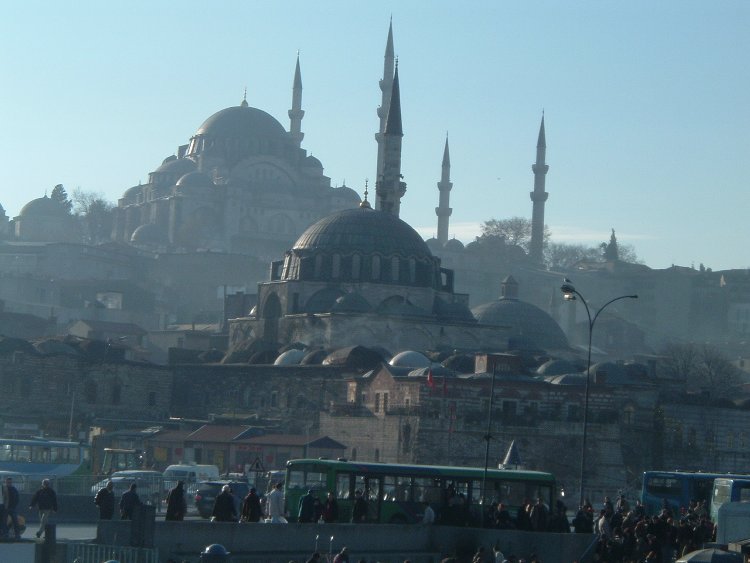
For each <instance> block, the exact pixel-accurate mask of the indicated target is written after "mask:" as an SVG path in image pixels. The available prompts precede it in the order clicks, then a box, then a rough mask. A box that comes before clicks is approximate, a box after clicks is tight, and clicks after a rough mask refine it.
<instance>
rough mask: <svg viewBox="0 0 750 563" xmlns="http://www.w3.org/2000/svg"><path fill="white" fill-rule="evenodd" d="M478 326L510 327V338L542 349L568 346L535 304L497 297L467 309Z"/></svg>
mask: <svg viewBox="0 0 750 563" xmlns="http://www.w3.org/2000/svg"><path fill="white" fill-rule="evenodd" d="M471 312H472V313H473V314H474V317H475V318H476V319H477V321H479V323H481V324H485V325H493V326H507V327H510V329H511V333H510V335H509V336H510V337H511V338H514V337H515V338H516V340H517V341H519V342H520V341H521V340H523V341H524V342H525V343H527V344H533V345H535V346H538V347H540V348H542V349H562V348H567V347H568V340H567V338H565V334H564V333H563V331H562V329H561V328H560V326H559V325H558V324H557V323H556V322H555V320H554V319H553V318H552V317H550V316H549V315H548V314H547V313H545V312H544V311H542V310H541V309H540V308H539V307H537V306H536V305H532V304H531V303H526V302H524V301H520V300H518V299H512V298H501V299H497V300H495V301H492V302H490V303H485V304H484V305H480V306H479V307H475V308H474V309H472V310H471Z"/></svg>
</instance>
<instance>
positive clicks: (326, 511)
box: [323, 491, 339, 524]
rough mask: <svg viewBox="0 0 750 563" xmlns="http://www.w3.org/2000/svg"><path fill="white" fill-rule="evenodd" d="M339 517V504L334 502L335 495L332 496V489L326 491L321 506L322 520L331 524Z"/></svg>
mask: <svg viewBox="0 0 750 563" xmlns="http://www.w3.org/2000/svg"><path fill="white" fill-rule="evenodd" d="M338 519H339V504H338V503H337V502H336V497H335V496H333V491H328V498H327V499H326V503H325V505H324V506H323V521H324V522H325V523H326V524H331V523H333V522H336V521H337V520H338Z"/></svg>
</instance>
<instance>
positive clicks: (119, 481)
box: [91, 469, 162, 508]
mask: <svg viewBox="0 0 750 563" xmlns="http://www.w3.org/2000/svg"><path fill="white" fill-rule="evenodd" d="M107 481H112V483H113V484H114V491H113V492H114V494H115V499H116V500H115V502H116V503H117V502H120V497H121V496H122V493H124V492H125V491H127V490H128V489H129V488H130V484H131V483H135V484H136V486H137V489H136V492H137V493H138V498H140V499H141V502H143V503H145V504H152V505H154V506H156V507H157V508H158V507H159V506H160V505H161V500H162V498H161V497H162V474H161V473H159V472H158V471H148V470H140V469H128V470H126V471H115V472H114V473H112V475H111V476H110V477H109V478H107V479H102V480H101V481H99V482H98V483H96V484H94V485H92V486H91V494H92V495H95V494H96V493H97V492H99V489H101V488H102V487H106V486H107Z"/></svg>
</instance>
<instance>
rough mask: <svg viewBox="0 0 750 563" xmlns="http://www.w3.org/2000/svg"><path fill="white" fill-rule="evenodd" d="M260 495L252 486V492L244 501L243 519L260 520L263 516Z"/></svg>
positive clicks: (249, 520) (246, 520)
mask: <svg viewBox="0 0 750 563" xmlns="http://www.w3.org/2000/svg"><path fill="white" fill-rule="evenodd" d="M261 513H262V511H261V509H260V497H259V496H258V493H257V492H256V491H255V487H250V492H249V493H247V496H246V497H245V499H244V500H243V501H242V521H243V522H258V521H259V520H260V517H261Z"/></svg>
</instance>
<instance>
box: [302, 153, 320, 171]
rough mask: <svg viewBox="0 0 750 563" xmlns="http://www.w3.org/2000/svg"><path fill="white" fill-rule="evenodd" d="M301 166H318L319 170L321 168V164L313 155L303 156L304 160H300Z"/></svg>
mask: <svg viewBox="0 0 750 563" xmlns="http://www.w3.org/2000/svg"><path fill="white" fill-rule="evenodd" d="M302 166H304V167H305V168H320V169H321V170H323V165H322V164H321V163H320V161H319V160H318V159H317V158H315V157H314V156H313V155H310V156H308V157H307V158H305V160H304V161H303V162H302Z"/></svg>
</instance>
